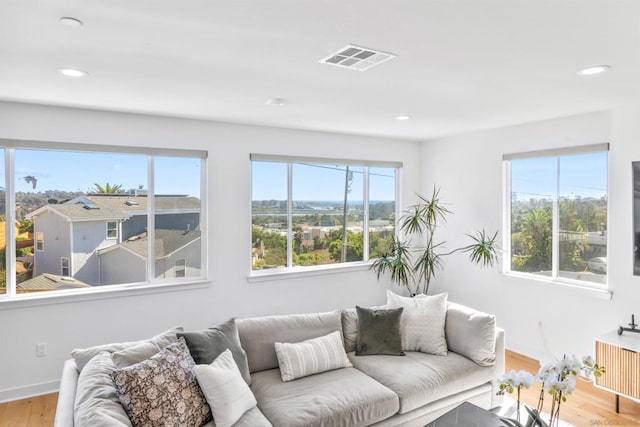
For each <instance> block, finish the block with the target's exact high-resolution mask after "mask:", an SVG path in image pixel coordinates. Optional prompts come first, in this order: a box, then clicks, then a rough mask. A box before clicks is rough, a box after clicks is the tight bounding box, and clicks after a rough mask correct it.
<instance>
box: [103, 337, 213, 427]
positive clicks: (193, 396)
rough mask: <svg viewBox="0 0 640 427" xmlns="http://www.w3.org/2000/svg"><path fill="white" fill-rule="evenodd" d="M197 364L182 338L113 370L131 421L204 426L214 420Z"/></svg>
mask: <svg viewBox="0 0 640 427" xmlns="http://www.w3.org/2000/svg"><path fill="white" fill-rule="evenodd" d="M194 366H195V363H194V361H193V358H192V357H191V355H190V354H189V349H188V348H187V345H186V344H185V342H184V339H183V338H180V339H179V341H178V342H177V343H174V344H169V345H168V346H167V347H165V348H164V349H163V350H162V351H160V352H159V353H157V354H155V355H154V356H152V357H151V358H150V359H147V360H144V361H142V362H140V363H136V364H135V365H131V366H128V367H126V368H123V369H118V370H115V371H113V373H112V378H113V382H114V383H115V386H116V390H117V391H118V397H119V398H120V402H121V403H122V406H123V407H124V409H125V411H127V415H128V416H129V419H130V420H131V423H132V424H133V425H159V424H160V422H162V423H163V424H164V425H189V426H202V425H203V424H204V423H205V422H207V421H209V420H211V409H210V408H209V405H208V404H207V401H206V399H205V397H204V395H203V394H202V391H201V390H200V387H199V386H198V382H197V381H196V378H195V376H194V375H193V367H194Z"/></svg>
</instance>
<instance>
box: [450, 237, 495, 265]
mask: <svg viewBox="0 0 640 427" xmlns="http://www.w3.org/2000/svg"><path fill="white" fill-rule="evenodd" d="M467 236H469V237H470V238H471V240H473V243H472V244H470V245H468V246H465V247H463V248H460V250H461V251H462V252H468V253H469V259H470V260H471V262H473V263H475V264H480V265H481V266H482V267H487V266H493V264H494V263H495V262H496V261H497V260H498V250H499V248H498V245H497V243H496V241H497V239H498V232H497V231H496V232H495V233H493V235H490V234H489V233H487V232H486V231H485V230H484V229H482V230H480V231H478V232H477V233H476V234H475V235H472V234H467Z"/></svg>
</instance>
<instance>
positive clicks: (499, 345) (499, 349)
mask: <svg viewBox="0 0 640 427" xmlns="http://www.w3.org/2000/svg"><path fill="white" fill-rule="evenodd" d="M505 357H506V356H505V346H504V329H502V328H496V364H495V365H493V372H494V379H493V381H491V407H492V408H495V407H497V406H500V405H502V402H503V400H504V396H503V395H498V391H500V379H501V378H502V375H503V374H504V369H505Z"/></svg>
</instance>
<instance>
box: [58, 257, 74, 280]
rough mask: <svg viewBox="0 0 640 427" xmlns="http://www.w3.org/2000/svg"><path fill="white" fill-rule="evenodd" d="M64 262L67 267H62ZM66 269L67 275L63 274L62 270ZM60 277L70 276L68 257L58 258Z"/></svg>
mask: <svg viewBox="0 0 640 427" xmlns="http://www.w3.org/2000/svg"><path fill="white" fill-rule="evenodd" d="M65 260H66V261H67V266H66V267H65V266H64V262H65ZM65 268H66V269H67V274H64V269H65ZM60 275H61V276H63V277H69V276H71V260H70V259H69V257H66V256H63V257H60Z"/></svg>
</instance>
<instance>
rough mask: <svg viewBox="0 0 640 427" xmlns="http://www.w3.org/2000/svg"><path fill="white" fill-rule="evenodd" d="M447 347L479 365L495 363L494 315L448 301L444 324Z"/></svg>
mask: <svg viewBox="0 0 640 427" xmlns="http://www.w3.org/2000/svg"><path fill="white" fill-rule="evenodd" d="M445 332H446V334H447V345H448V347H449V349H451V350H452V351H455V352H456V353H458V354H461V355H463V356H465V357H468V358H469V359H471V360H473V361H474V362H476V363H477V364H478V365H481V366H491V365H494V364H495V363H496V317H495V316H494V315H492V314H487V313H483V312H481V311H477V310H474V309H472V308H469V307H466V306H464V305H460V304H455V303H451V302H450V303H449V304H448V309H447V321H446V326H445Z"/></svg>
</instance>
